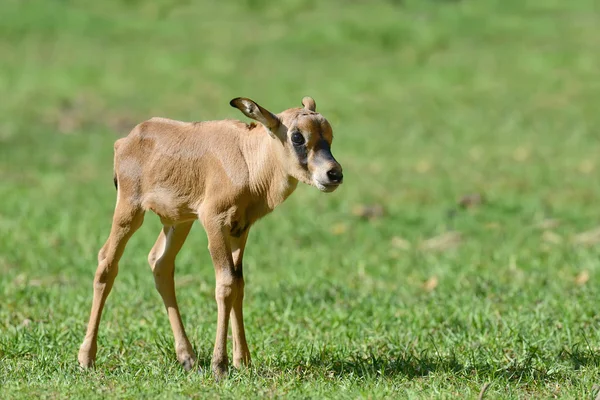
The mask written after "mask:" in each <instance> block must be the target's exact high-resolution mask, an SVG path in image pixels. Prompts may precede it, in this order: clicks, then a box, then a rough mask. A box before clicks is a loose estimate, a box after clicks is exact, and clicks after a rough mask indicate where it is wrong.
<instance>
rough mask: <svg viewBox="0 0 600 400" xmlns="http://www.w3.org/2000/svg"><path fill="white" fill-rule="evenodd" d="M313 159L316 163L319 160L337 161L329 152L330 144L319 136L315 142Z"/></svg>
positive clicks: (319, 161)
mask: <svg viewBox="0 0 600 400" xmlns="http://www.w3.org/2000/svg"><path fill="white" fill-rule="evenodd" d="M314 152H315V161H316V162H317V163H321V162H337V161H336V160H335V158H333V154H331V146H330V145H329V143H328V142H327V141H326V140H325V139H323V138H321V139H319V141H318V142H317V144H316V146H315V149H314Z"/></svg>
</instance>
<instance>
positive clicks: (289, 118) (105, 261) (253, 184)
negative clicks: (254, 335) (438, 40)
mask: <svg viewBox="0 0 600 400" xmlns="http://www.w3.org/2000/svg"><path fill="white" fill-rule="evenodd" d="M230 104H231V106H232V107H236V108H238V109H239V110H240V111H242V113H244V114H245V115H246V116H247V117H249V118H252V119H254V120H256V121H258V122H260V124H256V123H254V122H253V123H251V124H246V123H243V122H241V121H235V120H223V121H206V122H180V121H174V120H170V119H164V118H152V119H150V120H149V121H146V122H143V123H141V124H139V125H137V126H136V127H135V128H134V129H133V130H132V131H131V133H130V134H129V135H128V136H127V137H125V138H122V139H119V140H117V141H116V142H115V157H114V174H115V186H117V204H116V206H115V212H114V216H113V223H112V228H111V231H110V235H109V237H108V240H107V241H106V243H105V244H104V246H102V249H101V250H100V252H99V253H98V269H97V270H96V275H95V277H94V298H93V302H92V310H91V315H90V320H89V323H88V327H87V333H86V335H85V339H84V341H83V344H82V345H81V348H80V350H79V357H78V358H79V363H80V364H81V366H83V367H90V366H92V365H93V364H94V361H95V359H96V350H97V344H96V339H97V337H98V326H99V324H100V317H101V315H102V309H103V307H104V303H105V302H106V298H107V297H108V294H109V293H110V290H111V288H112V286H113V282H114V280H115V277H116V276H117V272H118V269H119V266H118V265H119V259H120V258H121V255H122V254H123V251H124V249H125V245H126V244H127V241H128V240H129V238H130V237H131V236H132V235H133V233H134V232H135V231H136V230H137V229H138V228H139V227H140V226H141V225H142V222H143V220H144V213H145V212H146V211H147V210H152V211H154V212H155V213H156V214H157V215H158V216H159V217H160V219H161V222H162V223H163V226H164V227H163V229H162V232H161V233H160V234H159V235H158V239H157V240H156V243H155V244H154V247H153V248H152V250H151V251H150V255H149V256H148V261H149V263H150V267H151V268H152V272H153V274H154V280H155V284H156V289H157V290H158V292H159V293H160V295H161V297H162V299H163V302H164V304H165V307H166V309H167V313H168V316H169V321H170V323H171V329H172V330H173V335H174V336H175V350H176V353H177V359H178V360H179V362H180V363H181V364H182V365H183V367H184V368H185V369H186V370H189V369H191V368H192V366H193V365H194V362H195V360H196V358H195V355H194V353H193V350H192V346H191V344H190V342H189V340H188V338H187V336H186V333H185V330H184V328H183V324H182V322H181V315H180V314H179V308H178V306H177V300H176V298H175V284H174V280H173V275H174V269H175V257H176V256H177V253H178V252H179V250H180V249H181V246H182V245H183V242H184V241H185V239H186V237H187V235H188V233H189V231H190V228H191V227H192V224H193V222H194V221H195V220H197V219H198V220H200V222H201V223H202V225H203V226H204V229H205V230H206V234H207V236H208V250H209V251H210V255H211V258H212V261H213V264H214V267H215V274H216V289H215V298H216V301H217V311H218V316H217V336H216V340H215V347H214V352H213V356H212V370H213V373H214V374H215V376H216V377H217V378H219V377H222V376H223V375H225V374H226V372H227V365H228V361H227V329H228V323H229V318H230V315H231V328H232V331H233V365H234V366H235V367H236V368H237V367H240V366H242V365H247V364H248V363H250V352H249V351H248V345H247V344H246V336H245V333H244V321H243V314H242V302H243V298H244V277H243V272H242V257H243V255H244V248H245V246H246V239H247V238H248V231H249V230H250V227H251V226H252V224H253V223H254V222H256V221H257V220H258V219H260V218H262V217H263V216H265V215H266V214H268V213H270V212H271V211H272V210H273V209H274V208H275V207H276V206H277V205H279V204H281V203H282V202H283V201H284V200H285V199H286V198H287V197H288V196H289V195H290V194H292V192H293V191H294V189H296V186H297V184H298V181H301V182H304V183H306V184H309V185H312V186H316V187H317V188H318V189H319V190H321V191H323V192H333V191H334V190H335V189H336V188H337V187H338V186H339V185H340V184H341V183H342V179H343V176H342V167H341V166H340V164H338V162H337V161H336V160H335V158H333V156H332V154H331V150H330V146H331V141H332V139H333V135H332V131H331V126H330V125H329V122H327V120H326V119H325V118H324V117H323V116H321V114H319V113H317V112H315V108H316V107H315V102H314V100H313V99H312V98H310V97H305V98H304V99H302V104H303V105H304V108H291V109H289V110H286V111H283V112H282V113H281V114H278V115H274V114H272V113H271V112H269V111H267V110H265V109H264V108H262V107H261V106H259V105H258V104H256V103H255V102H254V101H252V100H250V99H246V98H236V99H234V100H232V101H231V102H230Z"/></svg>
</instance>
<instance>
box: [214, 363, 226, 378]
mask: <svg viewBox="0 0 600 400" xmlns="http://www.w3.org/2000/svg"><path fill="white" fill-rule="evenodd" d="M212 373H213V376H214V377H215V380H216V381H217V382H219V381H220V380H222V379H225V378H227V373H228V371H227V363H220V364H213V365H212Z"/></svg>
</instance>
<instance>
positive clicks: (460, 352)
mask: <svg viewBox="0 0 600 400" xmlns="http://www.w3.org/2000/svg"><path fill="white" fill-rule="evenodd" d="M599 49H600V7H599V6H598V4H597V2H595V1H592V0H572V1H569V2H567V1H557V0H528V1H518V0H504V1H501V0H480V1H475V0H462V1H449V0H448V1H442V0H438V1H435V0H419V1H417V0H405V1H401V0H397V1H393V0H389V1H384V0H373V1H359V0H354V1H342V0H332V1H313V0H303V1H298V0H282V1H279V2H269V1H266V0H245V1H238V2H211V1H198V2H192V1H172V0H171V1H163V0H159V1H153V2H142V1H132V0H131V1H124V0H122V1H117V0H106V1H102V2H86V1H80V0H79V1H78V0H73V1H67V0H63V1H59V0H53V1H50V0H45V1H44V0H27V1H17V0H2V1H1V2H0V227H1V228H0V386H2V387H3V390H4V391H5V393H6V394H7V395H8V396H9V397H30V396H31V397H32V396H42V395H43V396H48V397H50V398H55V397H65V396H66V397H88V396H109V397H123V398H135V397H160V398H165V397H166V398H170V397H188V396H191V397H213V396H220V397H239V396H245V397H261V398H262V397H286V398H287V397H290V398H297V397H299V398H340V397H348V398H362V397H364V398H382V397H390V398H391V397H394V398H456V397H457V396H460V397H463V398H475V397H476V396H477V394H478V393H479V391H480V389H481V387H482V386H483V385H484V384H485V383H489V382H491V383H492V385H491V386H490V388H489V390H488V392H487V395H488V396H489V397H490V398H531V397H543V398H547V397H553V396H557V397H561V398H584V397H586V396H587V397H590V396H592V395H593V394H594V393H593V392H594V391H595V390H596V389H595V388H594V384H597V383H600V382H598V381H597V376H598V373H599V372H600V354H599V351H600V350H599V349H600V332H599V330H598V327H599V322H600V321H599V319H600V318H599V317H598V312H597V310H598V308H597V307H598V304H599V303H598V299H599V294H600V291H599V285H598V272H599V267H598V256H599V251H598V247H597V244H598V243H600V230H598V226H600V221H599V218H600V206H599V205H598V199H599V198H600V184H598V182H597V173H598V168H599V165H598V163H599V161H598V154H599V150H600V136H599V135H598V133H597V129H598V126H599V125H600V113H599V112H598V104H599V102H600V69H599V67H598V66H599V65H600V51H599ZM306 95H310V96H312V97H314V99H315V100H316V102H317V110H318V111H320V112H321V113H322V114H323V115H324V116H325V117H326V118H327V119H328V120H329V121H330V122H331V124H332V125H333V128H334V135H335V141H334V145H333V153H334V155H335V156H336V158H337V159H338V160H339V161H340V163H341V164H342V165H343V167H344V175H345V183H344V185H343V186H342V187H341V188H340V189H339V190H338V191H336V192H335V193H334V194H331V195H324V194H322V193H319V192H318V191H317V190H316V189H314V188H310V187H306V186H302V187H299V189H298V190H297V191H296V192H295V194H294V195H293V196H292V197H291V198H290V199H289V200H288V201H287V202H286V203H285V204H284V205H282V206H281V207H280V208H279V209H278V210H277V211H276V212H275V213H274V214H273V215H270V216H269V217H267V218H266V219H265V220H263V221H261V222H259V223H258V224H257V225H256V226H255V227H254V228H253V231H252V233H251V235H250V242H249V247H248V250H247V252H246V256H245V269H246V302H245V314H246V325H247V334H248V340H249V345H250V350H251V353H252V357H253V361H254V366H253V367H252V368H251V369H250V370H248V371H243V372H234V371H232V375H231V377H230V378H229V379H228V380H227V381H226V382H223V383H220V384H216V383H214V381H213V380H212V378H211V377H210V376H208V375H206V374H203V373H200V374H195V373H192V374H186V373H184V372H183V371H182V370H181V369H180V368H179V366H178V365H177V363H176V360H175V355H174V351H173V349H172V338H171V333H170V329H169V326H168V320H167V318H166V313H165V312H164V310H163V306H162V302H161V301H160V297H159V296H158V293H157V292H156V291H155V289H154V283H153V278H152V274H151V273H150V270H149V267H148V265H147V263H146V254H147V253H148V251H149V250H150V248H151V246H152V244H153V243H154V239H155V238H156V235H157V234H158V232H159V230H160V223H159V221H158V219H157V218H156V217H154V216H150V214H148V215H147V217H146V222H145V224H144V227H143V228H142V229H140V231H138V233H137V234H136V235H135V236H134V238H133V239H132V240H131V242H130V244H129V246H128V248H127V251H126V253H125V256H124V258H123V260H122V262H121V268H120V275H119V277H118V278H117V282H116V283H115V288H114V289H113V292H112V294H111V296H110V297H109V299H108V303H107V308H106V312H105V314H104V316H103V322H102V325H101V329H100V340H99V358H98V368H97V369H96V370H95V371H88V372H82V371H80V370H79V369H78V367H77V365H76V355H77V348H78V346H79V344H80V341H81V340H82V338H83V334H84V331H85V323H86V321H87V317H88V312H89V306H90V304H91V295H92V290H91V289H92V278H93V274H94V271H95V267H96V254H97V251H98V249H99V248H100V246H101V245H102V243H103V241H104V240H105V238H106V236H107V235H108V232H109V229H110V221H111V215H112V210H113V207H114V198H115V192H114V188H113V186H112V151H113V147H112V144H113V142H114V141H115V140H116V139H117V138H119V137H121V136H124V135H126V134H127V133H128V132H129V130H130V129H131V128H132V127H133V126H135V124H137V123H138V122H141V121H143V120H145V119H148V118H150V117H152V116H163V117H169V118H174V119H182V120H205V119H222V118H240V119H245V118H244V117H243V115H241V113H239V111H238V110H235V109H233V108H231V107H230V106H229V104H228V103H229V100H231V99H232V98H234V97H238V96H245V97H250V98H252V99H254V100H255V101H257V102H258V103H259V104H261V105H262V106H264V107H266V108H268V109H270V110H271V111H273V112H279V111H281V110H283V109H286V108H290V107H295V106H299V105H300V100H301V98H302V97H303V96H306ZM176 276H177V278H176V279H177V280H176V282H177V286H178V296H179V302H180V306H181V310H182V314H183V317H184V323H185V326H186V328H187V330H188V333H189V335H190V339H191V340H192V344H193V345H194V347H195V348H196V351H197V353H198V355H199V358H200V362H201V364H202V365H203V366H206V365H208V363H209V362H210V354H211V349H212V344H213V339H214V329H215V322H216V305H215V303H214V298H213V285H214V277H213V269H212V265H211V263H210V257H209V256H208V252H207V250H206V238H205V235H204V233H203V231H202V229H201V228H200V227H199V226H196V227H195V228H194V230H193V232H192V235H190V238H189V239H188V241H187V243H186V245H185V247H184V249H183V250H182V253H181V254H180V256H179V258H178V267H177V273H176ZM229 346H230V349H231V343H230V345H229Z"/></svg>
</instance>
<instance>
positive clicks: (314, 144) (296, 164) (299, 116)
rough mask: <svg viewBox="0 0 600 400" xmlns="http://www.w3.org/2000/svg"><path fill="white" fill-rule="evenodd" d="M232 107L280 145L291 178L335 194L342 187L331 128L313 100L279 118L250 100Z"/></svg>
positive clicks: (340, 170)
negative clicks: (261, 125)
mask: <svg viewBox="0 0 600 400" xmlns="http://www.w3.org/2000/svg"><path fill="white" fill-rule="evenodd" d="M230 104H231V106H232V107H235V108H238V109H239V110H240V111H241V112H242V113H244V115H246V116H247V117H249V118H252V119H254V120H256V121H258V122H260V123H261V124H263V125H264V126H265V127H266V128H267V131H268V132H269V134H270V135H271V137H272V138H273V139H274V140H278V141H279V142H280V143H281V145H282V146H283V149H284V154H285V164H286V165H285V168H286V170H287V172H288V174H290V175H291V176H293V177H294V178H296V179H298V180H299V181H301V182H304V183H306V184H308V185H312V186H315V187H316V188H318V189H319V190H321V191H323V192H333V191H334V190H335V189H337V188H338V186H339V185H340V184H342V182H343V180H344V175H343V173H342V166H341V165H340V164H339V163H338V162H337V161H336V160H335V158H334V157H333V154H331V143H332V141H333V132H332V130H331V125H330V124H329V122H328V121H327V120H326V119H325V118H324V117H323V116H322V115H321V114H319V113H318V112H316V105H315V101H314V100H313V99H312V98H311V97H305V98H303V99H302V105H303V106H304V107H303V108H290V109H289V110H285V111H283V112H281V113H279V114H277V115H275V114H273V113H271V112H270V111H268V110H266V109H265V108H263V107H261V106H259V105H258V104H257V103H255V102H254V101H252V100H250V99H247V98H242V97H238V98H236V99H233V100H231V102H230Z"/></svg>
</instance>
